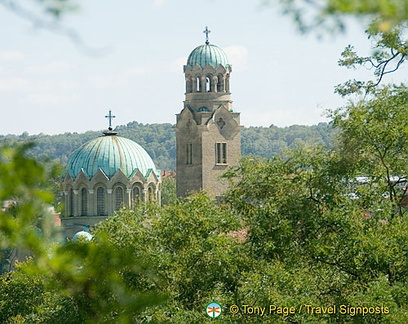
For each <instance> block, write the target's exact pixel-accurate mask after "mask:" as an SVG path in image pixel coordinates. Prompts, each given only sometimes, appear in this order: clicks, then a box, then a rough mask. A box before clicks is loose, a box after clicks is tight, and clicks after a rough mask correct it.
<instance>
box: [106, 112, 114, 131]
mask: <svg viewBox="0 0 408 324" xmlns="http://www.w3.org/2000/svg"><path fill="white" fill-rule="evenodd" d="M105 118H109V128H108V129H109V130H112V119H113V118H116V116H113V115H112V111H111V110H110V109H109V115H106V116H105Z"/></svg>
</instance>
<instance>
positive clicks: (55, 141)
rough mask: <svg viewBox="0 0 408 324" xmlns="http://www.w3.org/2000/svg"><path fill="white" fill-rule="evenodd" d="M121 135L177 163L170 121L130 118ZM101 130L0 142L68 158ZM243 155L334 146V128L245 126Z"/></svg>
mask: <svg viewBox="0 0 408 324" xmlns="http://www.w3.org/2000/svg"><path fill="white" fill-rule="evenodd" d="M116 131H118V133H119V135H121V136H123V137H127V138H130V139H132V140H134V141H136V142H137V143H139V144H140V145H141V146H142V147H144V148H145V149H146V151H147V152H148V153H149V154H150V156H151V157H152V158H153V160H154V161H155V163H156V165H157V166H158V168H160V169H161V170H174V169H175V167H176V161H175V157H176V137H175V131H174V129H173V126H172V125H171V124H140V123H138V122H131V123H128V124H127V125H122V126H118V127H116ZM101 134H102V132H101V131H88V132H86V133H82V134H78V133H64V134H59V135H44V134H39V135H32V136H30V135H29V134H27V133H23V134H21V135H5V136H4V135H1V136H0V143H1V144H3V145H6V146H13V145H15V144H16V143H21V142H25V141H33V142H35V143H36V146H35V148H34V149H33V150H32V151H31V155H32V156H33V157H36V158H39V159H44V158H50V159H52V160H58V161H60V162H61V163H62V164H65V163H66V162H67V161H68V158H69V156H70V154H71V153H72V152H73V151H74V150H75V149H76V148H78V147H79V146H81V145H82V144H83V143H85V142H87V141H89V140H91V139H93V138H95V137H97V136H101ZM241 134H242V139H241V143H242V155H243V156H245V155H258V156H262V157H273V156H275V155H276V154H277V153H279V152H281V151H282V150H285V149H288V148H295V147H296V146H297V145H298V144H301V143H320V144H323V145H326V146H328V147H331V141H332V137H333V130H332V128H331V127H330V125H328V124H326V123H320V124H318V125H313V126H300V125H293V126H289V127H284V128H281V127H277V126H274V125H271V126H270V127H249V128H243V129H242V132H241Z"/></svg>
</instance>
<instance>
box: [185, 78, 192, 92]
mask: <svg viewBox="0 0 408 324" xmlns="http://www.w3.org/2000/svg"><path fill="white" fill-rule="evenodd" d="M192 88H193V87H192V80H191V78H190V77H187V78H186V93H190V92H192Z"/></svg>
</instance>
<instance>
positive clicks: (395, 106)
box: [331, 86, 408, 203]
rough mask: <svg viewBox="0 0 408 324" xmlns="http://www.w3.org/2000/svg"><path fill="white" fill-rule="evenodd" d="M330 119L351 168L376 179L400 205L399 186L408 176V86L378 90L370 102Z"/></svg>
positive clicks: (338, 113) (341, 112) (334, 114)
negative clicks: (336, 130) (332, 119)
mask: <svg viewBox="0 0 408 324" xmlns="http://www.w3.org/2000/svg"><path fill="white" fill-rule="evenodd" d="M331 116H332V117H333V118H334V125H335V127H338V128H339V129H341V130H342V132H341V133H340V142H339V143H340V147H339V149H340V150H341V154H342V156H343V157H344V159H345V160H347V163H348V165H349V166H348V167H349V168H350V169H351V168H353V169H355V170H356V173H357V174H356V175H365V176H368V177H371V178H374V179H375V182H376V183H377V185H378V190H380V191H381V190H383V192H388V193H389V196H390V200H391V201H392V202H394V203H397V202H399V201H400V200H401V199H402V196H403V194H404V192H403V191H401V190H399V191H398V189H397V188H398V185H399V184H400V181H401V180H402V179H403V178H405V179H406V178H407V176H408V169H407V163H406V157H407V155H408V151H407V150H408V140H407V138H408V121H407V118H406V116H408V89H407V87H406V86H386V87H381V88H378V89H375V90H374V91H373V94H372V96H371V97H370V98H369V99H367V100H363V101H358V102H357V103H355V104H350V105H349V106H347V107H345V108H344V109H339V110H336V111H333V112H332V113H331ZM358 172H359V174H358Z"/></svg>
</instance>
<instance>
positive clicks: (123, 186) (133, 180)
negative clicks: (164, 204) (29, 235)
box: [61, 112, 161, 237]
mask: <svg viewBox="0 0 408 324" xmlns="http://www.w3.org/2000/svg"><path fill="white" fill-rule="evenodd" d="M108 117H110V122H109V129H108V131H106V132H104V133H103V136H101V137H98V138H95V139H93V140H91V141H89V142H87V143H85V144H84V145H82V146H81V147H80V148H78V149H77V150H76V151H75V152H74V153H73V154H72V155H71V157H70V158H69V161H68V163H67V167H66V176H65V178H64V183H63V187H64V202H65V213H64V217H62V218H61V223H62V227H63V232H64V235H65V236H66V237H72V236H73V235H74V234H75V233H77V232H78V231H81V230H83V229H86V228H89V226H92V225H94V224H96V223H98V222H99V221H101V220H103V219H105V218H106V217H107V216H109V215H112V214H113V212H114V211H116V210H119V209H120V208H121V207H122V206H127V207H130V208H132V207H134V206H135V205H137V204H139V203H143V202H147V201H156V202H158V203H159V204H160V202H161V177H160V170H158V169H156V166H155V165H154V162H153V160H152V158H151V157H150V156H149V154H148V153H147V152H146V151H145V150H144V149H143V148H142V147H141V146H140V145H139V144H137V143H136V142H134V141H132V140H129V139H127V138H124V137H120V136H118V135H117V133H116V132H114V131H112V128H111V118H113V117H114V116H112V115H111V113H110V112H109V116H108Z"/></svg>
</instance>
